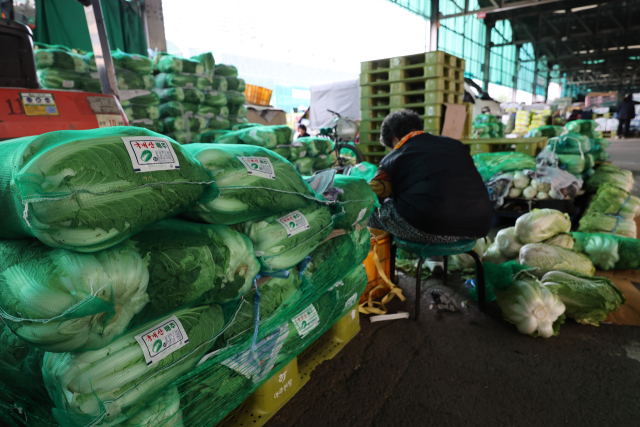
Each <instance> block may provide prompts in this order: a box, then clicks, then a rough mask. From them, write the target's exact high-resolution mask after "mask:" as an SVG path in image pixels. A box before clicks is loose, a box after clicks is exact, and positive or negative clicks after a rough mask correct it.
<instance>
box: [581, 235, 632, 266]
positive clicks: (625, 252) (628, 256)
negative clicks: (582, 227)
mask: <svg viewBox="0 0 640 427" xmlns="http://www.w3.org/2000/svg"><path fill="white" fill-rule="evenodd" d="M572 235H573V237H574V239H575V241H576V244H575V247H574V249H575V250H577V251H580V252H582V253H584V254H586V255H588V256H589V258H590V259H591V262H593V264H594V265H595V266H596V267H598V268H599V269H601V270H611V269H613V268H615V269H618V270H626V269H636V270H637V269H640V240H638V239H636V238H628V237H620V236H612V235H610V234H601V233H578V232H574V233H572Z"/></svg>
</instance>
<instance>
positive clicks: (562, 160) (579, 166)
mask: <svg viewBox="0 0 640 427" xmlns="http://www.w3.org/2000/svg"><path fill="white" fill-rule="evenodd" d="M557 156H558V163H559V164H560V167H561V168H562V169H564V170H566V171H567V172H569V173H572V174H574V175H578V174H579V173H581V172H582V171H584V170H585V169H586V162H585V157H583V156H581V155H580V154H558V155H557Z"/></svg>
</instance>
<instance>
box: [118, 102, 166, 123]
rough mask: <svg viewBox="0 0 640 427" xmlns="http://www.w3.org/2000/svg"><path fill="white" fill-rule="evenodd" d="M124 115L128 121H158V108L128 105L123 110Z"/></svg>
mask: <svg viewBox="0 0 640 427" xmlns="http://www.w3.org/2000/svg"><path fill="white" fill-rule="evenodd" d="M124 113H125V114H126V115H127V118H128V119H129V120H130V121H133V120H140V119H151V120H158V119H159V118H160V108H159V107H158V106H157V105H149V106H147V107H145V106H144V105H130V106H128V107H125V108H124Z"/></svg>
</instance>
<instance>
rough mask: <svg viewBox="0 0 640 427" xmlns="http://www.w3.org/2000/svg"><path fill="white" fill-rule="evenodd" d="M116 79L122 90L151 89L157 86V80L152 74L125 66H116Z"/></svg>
mask: <svg viewBox="0 0 640 427" xmlns="http://www.w3.org/2000/svg"><path fill="white" fill-rule="evenodd" d="M116 80H117V82H118V89H120V90H134V89H145V90H151V89H153V88H154V87H155V86H156V81H155V80H154V78H153V76H152V75H150V74H138V73H136V72H134V71H129V70H126V69H124V68H116Z"/></svg>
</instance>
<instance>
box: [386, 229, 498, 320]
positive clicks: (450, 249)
mask: <svg viewBox="0 0 640 427" xmlns="http://www.w3.org/2000/svg"><path fill="white" fill-rule="evenodd" d="M393 243H394V244H393V246H392V251H391V253H392V257H393V258H392V260H391V261H392V263H393V264H392V267H395V252H396V251H395V246H397V247H398V248H400V249H402V250H403V251H406V252H409V253H411V254H414V255H416V256H418V257H419V260H418V272H417V274H416V308H415V310H416V315H415V318H414V320H418V317H419V316H420V288H421V286H422V280H421V278H422V264H423V263H424V260H425V259H427V258H429V257H435V256H441V257H444V279H443V282H444V284H445V286H446V284H447V267H448V264H449V256H450V255H460V254H468V255H471V257H473V260H474V261H475V262H476V283H477V284H478V304H479V306H480V311H484V310H485V307H486V301H485V283H484V265H483V264H482V260H481V259H480V256H479V255H478V254H477V253H475V252H474V250H473V247H474V246H475V245H476V240H461V241H459V242H455V243H441V244H434V245H429V244H423V243H415V242H408V241H406V240H401V239H398V238H397V237H395V238H394V239H393ZM391 276H392V279H391V281H394V278H395V276H396V273H395V271H394V270H392V271H391Z"/></svg>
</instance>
